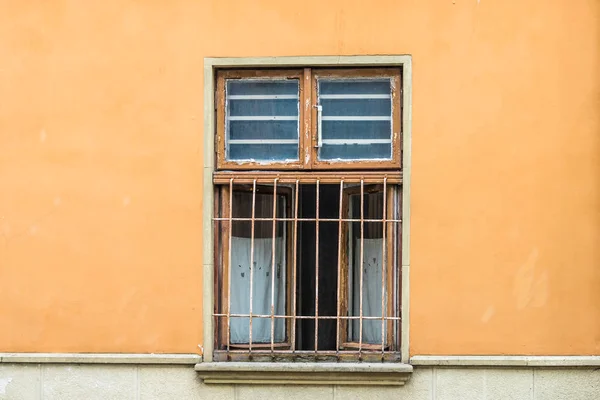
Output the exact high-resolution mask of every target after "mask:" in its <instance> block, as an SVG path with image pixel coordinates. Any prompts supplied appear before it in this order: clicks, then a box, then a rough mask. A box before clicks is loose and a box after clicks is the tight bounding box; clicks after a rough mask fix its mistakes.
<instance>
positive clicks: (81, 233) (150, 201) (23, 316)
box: [0, 0, 600, 354]
mask: <svg viewBox="0 0 600 400" xmlns="http://www.w3.org/2000/svg"><path fill="white" fill-rule="evenodd" d="M356 54H411V55H412V56H413V129H412V132H413V155H412V159H413V165H412V171H413V172H412V177H413V178H412V198H411V203H412V216H411V217H412V228H411V320H410V324H411V331H410V334H411V348H410V351H411V354H600V290H599V288H600V268H599V266H600V3H599V2H598V1H595V0H574V1H557V2H547V1H542V0H524V1H517V0H512V1H499V0H479V1H478V0H468V1H467V0H454V1H452V0H444V1H437V0H436V1H434V0H427V1H423V0H421V1H408V0H401V1H398V0H389V1H383V0H374V1H370V2H368V4H367V3H365V2H362V1H348V0H346V1H341V0H336V1H328V2H323V1H319V0H305V1H303V2H300V3H293V2H282V1H276V0H259V1H233V0H230V1H217V0H204V1H192V0H173V1H168V2H166V1H164V2H160V1H147V2H142V1H132V0H126V1H122V0H119V1H116V0H109V1H102V2H92V1H88V2H82V1H76V0H52V1H41V0H39V1H34V0H26V1H22V0H5V1H2V2H0V327H2V328H1V329H0V351H14V352H21V351H23V352H30V351H31V352H35V351H59V352H60V351H61V352H186V353H189V352H196V351H199V349H198V347H197V346H198V344H199V343H201V342H202V337H201V336H202V334H201V332H202V321H201V315H202V311H201V310H202V300H201V299H202V293H201V287H202V276H201V270H202V268H201V262H202V254H201V245H202V232H201V218H202V214H201V209H202V164H203V160H202V141H203V139H202V138H203V134H204V132H203V130H202V124H203V113H202V109H203V108H202V107H203V102H202V90H203V81H202V75H203V58H204V57H208V56H210V57H219V56H230V57H242V56H286V55H356Z"/></svg>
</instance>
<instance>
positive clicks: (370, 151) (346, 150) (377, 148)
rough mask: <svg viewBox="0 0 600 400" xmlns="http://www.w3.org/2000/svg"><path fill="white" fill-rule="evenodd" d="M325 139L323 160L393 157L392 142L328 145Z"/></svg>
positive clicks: (387, 158)
mask: <svg viewBox="0 0 600 400" xmlns="http://www.w3.org/2000/svg"><path fill="white" fill-rule="evenodd" d="M326 143H327V142H326V141H324V144H323V147H322V148H321V151H320V154H321V157H320V159H321V160H338V159H339V160H376V159H386V160H389V159H390V158H391V154H392V149H391V146H390V143H376V144H350V145H343V144H342V145H328V144H326Z"/></svg>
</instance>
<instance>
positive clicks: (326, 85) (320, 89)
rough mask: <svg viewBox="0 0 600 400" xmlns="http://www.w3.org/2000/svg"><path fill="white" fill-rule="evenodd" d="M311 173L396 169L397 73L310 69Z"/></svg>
mask: <svg viewBox="0 0 600 400" xmlns="http://www.w3.org/2000/svg"><path fill="white" fill-rule="evenodd" d="M311 89H312V90H311V101H312V104H314V105H315V106H314V107H313V110H312V132H313V135H312V136H313V146H312V155H311V160H312V168H313V169H355V168H369V169H381V168H400V158H401V157H400V155H401V151H400V143H401V122H400V117H401V101H400V98H401V95H400V94H401V70H400V68H357V69H315V70H313V76H312V88H311Z"/></svg>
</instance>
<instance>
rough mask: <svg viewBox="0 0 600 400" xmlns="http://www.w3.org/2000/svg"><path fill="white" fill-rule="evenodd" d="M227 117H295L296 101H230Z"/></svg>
mask: <svg viewBox="0 0 600 400" xmlns="http://www.w3.org/2000/svg"><path fill="white" fill-rule="evenodd" d="M229 115H230V116H236V115H282V116H297V115H298V100H297V99H274V100H269V99H261V100H256V99H236V98H233V99H230V100H229Z"/></svg>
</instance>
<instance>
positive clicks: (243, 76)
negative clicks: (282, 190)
mask: <svg viewBox="0 0 600 400" xmlns="http://www.w3.org/2000/svg"><path fill="white" fill-rule="evenodd" d="M304 86H305V84H304V71H303V70H224V71H218V72H217V93H216V96H217V98H216V106H217V110H216V111H217V142H216V151H217V168H219V169H248V168H252V169H262V168H270V169H272V168H276V169H300V168H303V167H304V161H303V157H302V154H301V149H303V148H304V147H305V142H306V137H305V132H306V126H305V124H304V123H303V121H304V120H305V119H306V115H307V114H309V113H308V112H307V111H308V107H307V105H306V104H305V103H306V102H305V101H303V99H304V97H305V88H304Z"/></svg>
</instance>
